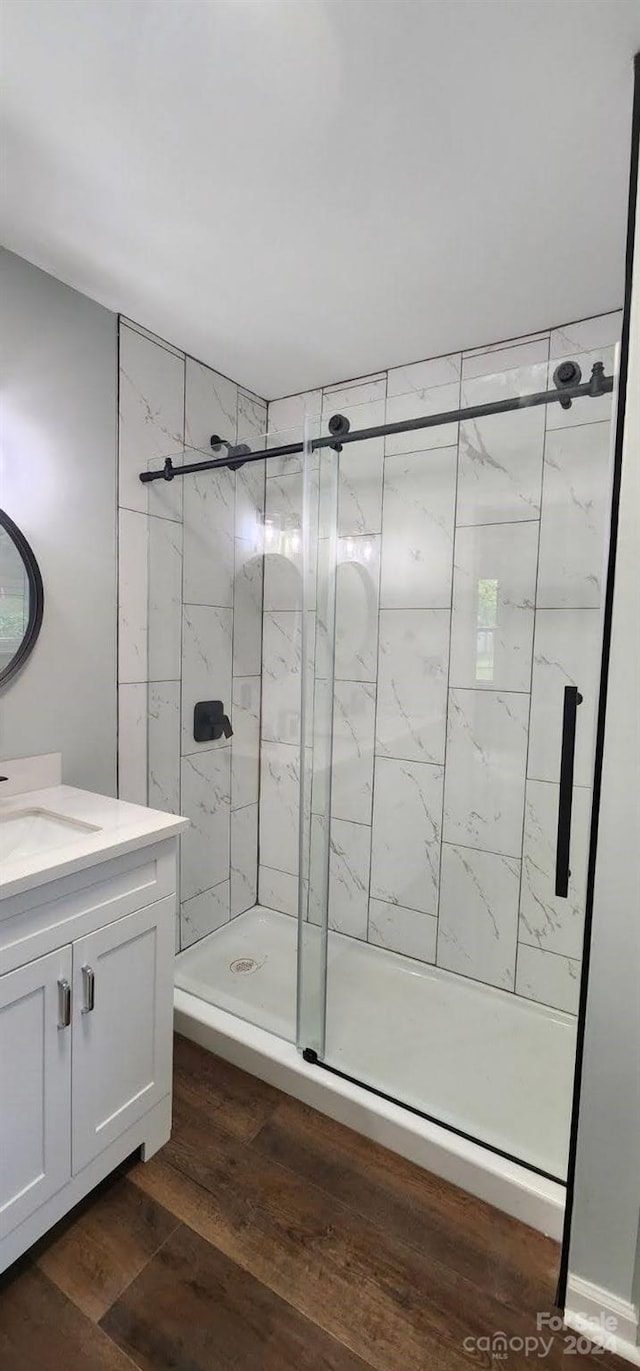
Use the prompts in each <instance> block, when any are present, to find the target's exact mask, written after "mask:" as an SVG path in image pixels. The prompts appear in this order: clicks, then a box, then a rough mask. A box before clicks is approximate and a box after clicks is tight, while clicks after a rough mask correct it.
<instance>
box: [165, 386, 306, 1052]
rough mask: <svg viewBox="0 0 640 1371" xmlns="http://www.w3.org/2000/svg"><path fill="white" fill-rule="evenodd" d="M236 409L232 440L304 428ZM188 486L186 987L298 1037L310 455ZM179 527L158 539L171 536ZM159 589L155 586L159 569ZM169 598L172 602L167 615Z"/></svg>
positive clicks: (182, 755) (176, 771) (180, 798)
mask: <svg viewBox="0 0 640 1371" xmlns="http://www.w3.org/2000/svg"><path fill="white" fill-rule="evenodd" d="M241 400H242V416H241V415H240V401H241ZM238 405H239V412H238V428H237V439H238V440H239V441H244V442H245V443H247V444H248V445H249V446H250V448H251V449H252V450H254V451H261V450H262V449H263V448H265V449H272V448H274V447H276V446H277V447H280V446H282V445H288V444H296V443H297V444H299V443H300V442H301V440H302V426H301V424H296V426H295V427H294V428H291V429H287V430H286V431H278V432H265V430H264V426H263V427H260V420H261V421H262V423H263V425H264V419H265V417H266V408H265V407H264V406H262V409H261V410H260V413H259V414H257V413H254V409H251V411H250V412H249V410H248V409H247V399H246V397H244V396H243V395H242V393H240V392H239V397H238ZM254 408H255V407H254ZM241 417H242V420H243V422H242V426H240V418H241ZM250 420H252V421H253V423H252V424H250V422H249V421H250ZM221 436H222V437H223V438H227V437H228V438H229V440H231V439H232V437H233V434H232V433H229V434H228V435H227V434H226V433H222V434H221ZM200 458H201V459H203V460H205V459H208V460H210V458H211V452H210V451H209V452H202V453H197V452H194V451H185V454H184V457H183V456H182V454H180V456H179V457H176V458H175V460H176V462H181V461H187V462H193V461H197V460H199V459H200ZM181 479H182V495H181V506H180V509H181V518H180V521H179V522H178V521H176V523H175V525H173V524H172V525H171V532H172V533H173V535H175V536H176V537H177V538H178V539H179V540H180V549H179V551H181V576H178V575H176V583H175V595H174V596H173V598H172V601H171V603H172V606H173V600H174V599H176V597H177V605H176V609H175V614H174V610H173V607H172V609H171V615H172V616H173V617H174V618H175V619H176V623H177V626H178V637H177V644H178V659H177V672H176V673H175V674H177V680H176V681H175V683H172V686H173V687H174V689H175V693H176V701H177V703H176V708H175V711H174V714H173V715H172V716H171V742H170V756H169V752H166V756H167V760H168V761H169V760H170V763H171V768H172V775H173V778H174V779H173V783H174V795H175V793H176V786H177V801H175V800H174V807H175V808H176V810H179V812H181V813H183V814H185V815H186V816H187V817H188V818H189V819H190V820H191V827H190V828H189V830H188V831H187V832H186V833H185V834H184V836H183V838H182V840H181V861H180V881H181V891H180V921H179V929H178V936H179V943H178V949H181V950H179V955H178V957H177V961H176V985H177V987H178V988H179V989H181V990H186V991H189V992H190V993H192V994H195V995H197V996H199V997H200V998H202V999H204V1000H206V1001H207V1002H208V1003H210V1004H212V1005H215V1006H216V1007H218V1008H220V1009H223V1010H226V1011H229V1012H231V1013H233V1014H235V1015H237V1016H238V1017H240V1018H243V1019H246V1020H248V1021H249V1022H250V1023H252V1024H255V1025H257V1026H259V1027H261V1028H265V1029H268V1030H269V1031H271V1032H273V1033H276V1034H278V1035H279V1036H281V1037H284V1038H287V1039H289V1040H290V1041H293V1040H294V1039H295V1028H296V986H297V918H296V914H297V889H298V858H299V848H298V813H299V784H300V769H301V768H300V747H301V731H300V714H301V703H300V691H301V681H302V670H301V639H302V600H303V573H302V514H303V510H302V463H301V459H300V456H299V455H294V456H292V457H283V458H280V457H277V458H274V459H273V460H272V461H271V462H270V463H267V462H265V461H262V460H259V461H257V462H253V463H246V464H245V465H244V466H240V467H238V468H237V469H236V470H231V471H230V470H228V469H226V468H223V469H218V470H209V471H202V472H198V473H196V474H195V475H191V476H185V477H184V478H181ZM159 484H161V483H159ZM172 486H173V487H174V488H175V487H178V480H175V481H174V482H173V483H172ZM155 522H156V523H157V524H158V525H159V524H160V523H161V521H160V520H156V521H155ZM162 522H163V523H164V524H165V525H166V524H168V521H166V520H165V521H162ZM168 533H169V530H168V529H166V528H163V529H160V530H159V534H160V535H164V541H165V542H166V540H167V537H168ZM178 565H180V562H179V563H178ZM150 581H153V582H154V584H158V576H157V573H156V574H152V575H150ZM168 598H169V597H168V596H167V595H166V594H163V602H164V609H165V620H167V619H168V617H169V615H168V614H167V600H168ZM158 628H159V631H160V632H162V633H166V632H167V623H166V621H162V620H161V619H160V618H159V619H158ZM150 689H151V687H150ZM210 700H221V701H222V702H223V704H224V706H225V711H224V712H225V713H226V714H227V716H228V718H229V721H230V725H231V728H232V730H233V732H232V735H231V736H230V737H227V736H225V734H224V733H223V735H222V736H221V737H219V738H212V739H210V740H203V741H198V740H196V738H195V737H194V707H195V704H196V703H198V702H199V701H205V702H206V701H210ZM180 701H181V705H180ZM165 724H166V719H165V720H164V722H162V724H161V721H160V719H159V720H158V731H157V732H158V746H157V747H155V749H152V748H151V746H150V762H149V775H150V778H151V777H152V775H154V774H156V771H157V762H158V758H159V756H160V751H159V749H160V747H162V748H165V749H167V748H168V747H169V736H168V724H167V726H166V727H165ZM149 726H150V730H151V729H153V728H154V726H155V725H154V714H153V710H152V709H151V708H150V713H149ZM150 736H151V735H150ZM152 754H153V755H152Z"/></svg>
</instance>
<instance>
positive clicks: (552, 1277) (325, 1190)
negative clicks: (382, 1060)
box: [249, 1101, 560, 1313]
mask: <svg viewBox="0 0 640 1371" xmlns="http://www.w3.org/2000/svg"><path fill="white" fill-rule="evenodd" d="M287 1103H288V1101H285V1107H286V1105H287ZM281 1107H282V1106H279V1109H280V1108H281ZM277 1114H278V1110H276V1115H277ZM273 1121H274V1120H273V1116H272V1117H271V1118H270V1119H267V1120H265V1122H264V1123H263V1125H262V1126H261V1128H260V1129H259V1130H258V1133H257V1134H256V1135H255V1137H254V1138H253V1139H252V1140H251V1143H250V1144H249V1146H250V1147H252V1148H253V1147H256V1150H257V1151H259V1152H260V1153H261V1155H263V1156H265V1157H267V1158H268V1159H269V1161H270V1162H271V1163H272V1164H274V1165H279V1166H282V1167H284V1168H285V1170H287V1171H288V1173H289V1174H290V1175H292V1176H294V1177H296V1178H297V1179H304V1181H305V1183H306V1184H308V1185H313V1186H314V1187H315V1188H316V1190H319V1191H320V1192H321V1193H322V1194H324V1195H326V1196H327V1198H329V1199H330V1200H331V1201H332V1202H333V1201H337V1202H339V1203H340V1204H342V1205H343V1206H344V1208H345V1209H347V1210H348V1211H349V1212H350V1213H351V1214H353V1215H354V1217H356V1218H358V1219H361V1220H364V1221H365V1222H367V1223H368V1224H371V1225H372V1226H373V1227H376V1228H377V1229H378V1231H379V1232H380V1233H381V1234H382V1235H388V1231H389V1230H388V1226H387V1225H386V1224H385V1218H384V1216H377V1215H375V1214H373V1213H371V1212H367V1211H365V1209H364V1208H363V1207H362V1206H358V1205H357V1204H356V1203H354V1202H353V1201H352V1200H350V1199H349V1198H348V1197H346V1196H345V1195H344V1194H340V1195H338V1194H336V1193H335V1191H334V1190H332V1189H330V1188H329V1186H327V1185H324V1184H323V1183H322V1181H321V1180H318V1179H317V1178H314V1179H313V1180H312V1179H311V1178H310V1177H309V1176H307V1175H306V1174H304V1173H301V1172H300V1171H298V1170H296V1169H294V1168H293V1167H291V1166H289V1165H288V1164H287V1162H286V1161H283V1160H282V1159H281V1158H279V1157H276V1156H274V1155H273V1152H272V1151H271V1150H270V1149H268V1148H266V1149H264V1150H263V1149H262V1148H261V1147H260V1137H261V1135H262V1134H263V1133H268V1130H269V1129H270V1128H271V1127H272V1126H273ZM331 1122H335V1121H333V1120H332V1121H331ZM366 1141H367V1142H368V1141H369V1140H368V1139H367V1140H366ZM372 1146H374V1147H376V1148H377V1147H379V1146H380V1144H377V1143H375V1144H372ZM429 1178H430V1177H429V1173H428V1172H425V1183H426V1182H427V1181H428V1179H429ZM477 1204H478V1206H480V1205H482V1204H483V1202H482V1201H478V1202H477ZM487 1208H490V1206H487ZM504 1218H505V1216H504V1215H502V1214H501V1213H500V1212H499V1211H496V1220H497V1221H500V1220H504ZM513 1223H514V1224H515V1223H518V1221H517V1220H513ZM520 1227H522V1228H523V1229H524V1228H526V1225H524V1224H522V1225H520ZM531 1233H532V1238H534V1239H535V1240H540V1241H541V1242H542V1241H545V1239H544V1236H543V1235H542V1234H539V1233H537V1232H534V1231H533V1230H531ZM394 1236H395V1237H396V1240H397V1241H398V1242H400V1243H404V1245H405V1246H406V1247H407V1248H408V1249H410V1250H411V1251H412V1252H417V1253H419V1254H420V1255H423V1254H424V1248H423V1246H421V1244H420V1243H419V1242H418V1241H417V1240H413V1239H411V1238H409V1237H406V1236H403V1235H398V1234H397V1233H396V1234H395V1235H394ZM547 1241H551V1240H550V1239H549V1240H547ZM554 1247H555V1248H556V1256H557V1260H558V1261H559V1254H560V1246H559V1244H555V1243H554ZM431 1259H432V1260H434V1261H436V1262H437V1261H438V1260H439V1259H438V1257H436V1256H432V1257H431ZM488 1260H490V1259H489V1258H488ZM440 1264H441V1265H442V1266H445V1267H447V1269H449V1267H450V1263H447V1262H446V1261H442V1262H441V1263H440ZM451 1269H452V1270H457V1269H458V1268H455V1267H451ZM461 1274H462V1273H461ZM465 1279H467V1280H468V1281H470V1283H471V1284H473V1285H474V1286H475V1288H476V1289H477V1290H479V1291H480V1292H482V1293H485V1292H486V1285H485V1284H482V1285H480V1284H479V1282H478V1280H476V1279H475V1278H474V1277H473V1276H471V1275H469V1274H465ZM548 1280H549V1284H548V1291H547V1294H546V1296H545V1303H546V1304H547V1305H549V1304H550V1302H551V1304H552V1305H553V1309H554V1310H555V1304H553V1299H554V1298H555V1289H556V1285H557V1273H556V1271H555V1270H554V1271H552V1272H551V1273H550V1274H549V1277H548ZM539 1293H540V1296H541V1297H542V1296H543V1295H544V1292H543V1290H542V1289H541V1290H540V1292H539ZM495 1298H496V1299H497V1300H498V1302H499V1303H501V1304H503V1305H504V1306H505V1307H506V1308H508V1309H511V1310H512V1311H513V1312H516V1313H518V1312H522V1304H521V1303H519V1304H518V1305H517V1306H516V1305H515V1304H514V1303H513V1302H511V1301H510V1300H508V1299H504V1298H501V1297H500V1296H498V1295H496V1296H495Z"/></svg>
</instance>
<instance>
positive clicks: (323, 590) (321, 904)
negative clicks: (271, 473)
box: [296, 419, 338, 1056]
mask: <svg viewBox="0 0 640 1371" xmlns="http://www.w3.org/2000/svg"><path fill="white" fill-rule="evenodd" d="M317 431H318V425H317V423H314V424H312V423H311V422H310V420H308V419H307V420H306V422H305V451H304V460H303V529H302V534H303V612H302V696H301V699H302V721H301V732H302V738H303V742H304V745H303V746H302V747H301V753H300V773H301V774H300V880H299V886H298V1008H297V1034H296V1038H297V1043H298V1046H299V1047H300V1048H301V1049H302V1050H303V1051H305V1050H307V1051H313V1052H315V1053H317V1054H318V1055H319V1056H322V1054H323V1052H324V1033H325V1005H326V977H327V931H328V928H327V910H328V898H329V836H330V814H331V785H332V766H331V758H332V743H333V685H334V675H333V673H334V636H335V600H336V542H337V535H336V530H337V500H338V454H337V453H336V452H334V451H333V450H332V449H326V448H323V449H319V450H316V452H314V451H313V449H312V446H311V440H312V436H314V435H315V433H316V432H317Z"/></svg>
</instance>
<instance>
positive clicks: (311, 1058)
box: [302, 1047, 567, 1188]
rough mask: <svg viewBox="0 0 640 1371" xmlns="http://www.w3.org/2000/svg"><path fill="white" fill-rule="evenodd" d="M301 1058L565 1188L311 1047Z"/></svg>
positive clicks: (558, 1179)
mask: <svg viewBox="0 0 640 1371" xmlns="http://www.w3.org/2000/svg"><path fill="white" fill-rule="evenodd" d="M302 1056H303V1058H304V1060H305V1062H308V1063H309V1064H310V1065H311V1066H321V1067H322V1070H323V1071H329V1072H330V1073H331V1075H332V1076H339V1077H340V1080H342V1081H349V1083H350V1084H351V1085H359V1086H360V1087H361V1089H362V1090H368V1091H369V1094H370V1095H376V1096H377V1097H378V1099H379V1100H388V1102H389V1104H396V1105H398V1107H399V1108H400V1109H406V1110H407V1111H408V1113H409V1114H415V1115H416V1117H417V1118H419V1119H426V1121H427V1123H434V1124H436V1125H437V1127H438V1128H446V1130H447V1133H455V1135H456V1137H457V1138H464V1140H465V1142H470V1143H475V1145H476V1147H483V1148H484V1149H485V1151H487V1152H493V1155H494V1156H495V1157H503V1158H504V1160H505V1161H507V1162H514V1163H515V1165H516V1166H522V1167H523V1168H524V1170H525V1171H533V1173H534V1175H536V1176H542V1177H543V1178H544V1180H545V1181H555V1183H556V1185H561V1186H563V1188H564V1187H566V1184H567V1182H566V1181H563V1180H562V1178H561V1177H560V1176H554V1175H552V1173H551V1172H550V1171H543V1169H542V1167H541V1166H534V1165H533V1162H525V1161H523V1160H522V1158H521V1157H515V1156H514V1154H513V1153H512V1152H505V1151H504V1149H503V1148H502V1147H495V1146H494V1144H493V1143H488V1142H483V1140H482V1138H476V1137H475V1135H474V1134H473V1133H465V1130H464V1128H456V1126H455V1124H453V1123H445V1121H444V1119H439V1118H438V1117H437V1115H435V1114H427V1112H426V1110H424V1109H418V1107H417V1105H415V1104H407V1101H406V1100H399V1099H397V1098H396V1096H395V1095H388V1094H387V1092H386V1090H379V1089H378V1087H377V1086H376V1085H368V1084H367V1082H366V1081H361V1080H360V1079H359V1077H358V1076H350V1075H349V1073H348V1071H340V1069H339V1067H337V1066H329V1063H328V1062H323V1061H322V1060H321V1058H320V1057H319V1056H318V1054H317V1052H315V1051H314V1049H313V1048H312V1047H305V1049H304V1052H303V1053H302Z"/></svg>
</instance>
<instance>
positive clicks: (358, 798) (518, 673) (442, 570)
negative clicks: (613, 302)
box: [132, 313, 621, 1013]
mask: <svg viewBox="0 0 640 1371" xmlns="http://www.w3.org/2000/svg"><path fill="white" fill-rule="evenodd" d="M620 327H621V317H620V314H619V313H612V314H608V315H603V316H601V317H599V318H596V319H589V320H586V321H583V322H581V323H577V324H572V325H569V326H568V327H566V328H560V329H554V330H552V331H550V332H547V333H541V334H536V335H535V336H534V337H530V338H526V339H518V340H515V341H512V342H510V343H507V344H501V345H497V346H490V347H485V348H479V349H474V350H473V351H472V352H467V353H456V354H454V355H452V356H448V357H440V358H436V359H435V360H432V361H426V362H418V363H416V364H414V365H411V366H404V367H398V368H395V369H394V370H391V371H389V372H387V373H383V374H380V375H377V376H373V377H364V378H361V379H359V380H356V381H353V382H349V383H348V384H344V385H340V386H331V387H328V388H327V389H326V390H324V391H322V392H320V391H310V392H308V393H306V394H304V395H297V396H291V397H288V398H286V399H283V400H277V401H275V402H272V403H271V404H270V406H269V429H270V431H271V432H272V433H273V432H274V431H275V430H279V429H290V428H292V427H294V426H298V427H299V426H300V424H301V423H302V420H303V418H304V415H305V413H307V414H310V415H321V416H322V420H323V421H326V419H327V418H328V417H329V415H330V414H332V413H334V412H335V411H337V410H338V411H341V412H343V413H346V414H347V415H348V417H349V419H350V420H351V426H352V428H361V427H367V426H369V425H374V424H377V423H382V422H384V421H385V419H386V421H388V422H392V421H395V420H400V419H404V418H410V417H414V416H418V415H420V414H425V413H434V414H435V413H438V412H441V411H445V410H450V409H456V408H458V407H459V406H471V405H475V404H482V403H484V402H488V401H491V400H496V399H499V398H503V397H507V396H509V395H518V394H522V393H525V392H533V391H539V390H544V389H546V388H547V387H549V388H550V387H551V385H552V375H553V371H554V369H555V367H556V366H557V365H558V362H559V361H560V360H561V359H564V358H572V359H575V360H577V361H578V362H579V364H580V366H581V368H582V372H583V375H584V377H585V379H586V378H587V377H588V376H589V374H590V370H591V365H592V363H593V362H594V361H599V360H602V361H604V363H605V366H606V369H607V371H608V372H609V371H611V370H612V369H613V367H614V352H615V345H616V343H617V341H618V338H619V333H620ZM610 421H611V397H605V398H603V399H600V400H591V399H584V400H581V401H578V402H575V403H574V404H573V406H572V408H571V409H569V410H563V409H561V408H560V406H559V405H556V406H552V407H549V408H535V409H524V410H520V411H514V412H509V413H505V414H501V415H499V416H494V417H487V418H481V419H478V420H476V421H472V422H465V423H462V424H461V425H460V426H459V427H458V426H447V427H442V428H432V429H428V430H422V431H416V432H415V433H405V434H399V435H394V436H388V437H387V438H386V440H384V439H372V440H369V441H368V442H366V443H362V444H358V445H354V446H349V447H347V448H345V449H344V451H343V453H342V456H341V459H340V485H339V512H338V535H339V543H338V572H337V606H336V634H335V686H334V701H333V704H334V709H333V721H334V736H333V755H332V790H331V825H330V886H329V922H330V927H332V928H334V929H338V930H340V931H341V932H344V933H347V934H350V935H351V936H353V937H358V938H363V939H368V940H369V941H370V942H371V943H375V944H377V945H379V946H382V947H386V948H388V949H390V950H392V951H394V952H397V953H401V954H405V955H406V956H410V957H417V958H420V959H421V960H424V961H427V962H434V963H436V964H437V965H438V966H440V967H442V968H443V969H446V970H448V971H451V972H454V973H457V974H460V975H464V976H469V977H472V978H474V979H477V980H481V981H484V982H486V983H487V984H489V985H493V986H497V987H499V988H501V989H504V990H508V991H512V992H515V993H516V994H518V995H522V996H524V997H527V998H531V999H534V1000H538V1001H540V1002H542V1003H543V1004H547V1005H552V1006H555V1007H557V1008H560V1009H563V1010H566V1011H568V1012H569V1013H574V1012H575V1011H576V1007H577V994H578V983H579V969H580V956H581V943H582V923H583V908H584V895H585V877H586V854H587V841H588V823H589V811H590V785H591V767H592V750H593V732H594V715H595V708H596V698H597V687H598V676H599V653H600V641H601V623H600V610H601V603H602V567H603V559H604V550H605V527H606V522H607V506H608V479H609V458H610V435H611V422H610ZM301 501H302V478H301V468H300V462H299V461H298V459H297V458H293V459H285V460H284V461H279V460H277V459H275V460H274V461H273V462H271V463H268V464H267V480H266V515H265V518H266V524H267V536H268V534H269V529H271V535H272V551H271V554H269V553H267V557H266V569H265V601H264V635H263V659H262V672H263V712H262V772H261V789H260V871H259V899H260V901H261V903H262V904H264V905H270V906H271V907H273V908H276V909H280V910H283V911H284V912H286V913H290V914H294V913H295V912H296V907H297V873H298V806H299V742H300V740H299V700H300V677H301V663H300V622H301V610H302V597H301V577H300V566H301V549H300V526H301ZM315 670H316V676H317V678H318V679H316V692H318V691H319V690H320V688H321V686H322V679H321V678H322V677H323V675H324V674H326V673H325V670H324V669H323V665H322V660H321V658H320V657H319V658H318V660H317V661H316V668H315ZM567 684H578V685H579V687H580V690H581V692H582V694H583V696H584V703H583V704H582V706H581V707H580V710H579V713H578V724H577V745H576V767H575V794H574V814H573V829H572V852H571V865H572V871H573V876H572V879H571V885H570V895H569V899H568V900H560V899H556V897H555V895H554V893H553V875H554V856H555V828H556V822H557V806H558V777H559V757H560V732H561V721H562V703H563V689H564V686H565V685H567ZM132 708H134V706H132ZM316 751H317V752H318V753H319V752H320V751H321V740H318V742H317V747H316ZM316 760H317V759H316ZM321 791H322V776H321V775H315V776H314V795H316V794H317V795H320V793H321ZM312 808H318V809H321V808H322V806H321V804H318V805H317V806H316V805H314V804H313V803H312ZM317 824H318V828H317V832H318V833H320V832H321V825H322V820H321V818H320V814H318V815H317Z"/></svg>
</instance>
